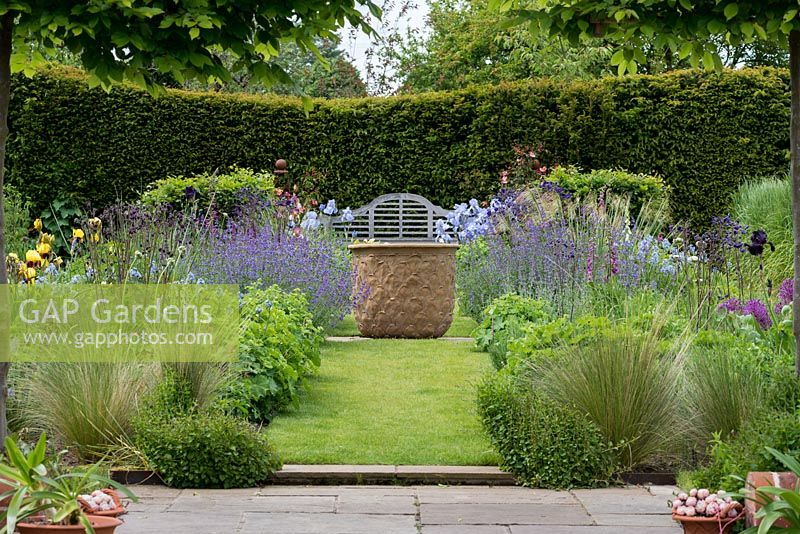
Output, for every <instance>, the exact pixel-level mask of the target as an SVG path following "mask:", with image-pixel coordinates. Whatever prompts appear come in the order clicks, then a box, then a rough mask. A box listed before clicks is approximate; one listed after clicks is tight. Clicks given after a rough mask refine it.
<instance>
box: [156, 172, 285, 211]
mask: <svg viewBox="0 0 800 534" xmlns="http://www.w3.org/2000/svg"><path fill="white" fill-rule="evenodd" d="M274 195H275V178H274V176H273V175H272V174H270V173H258V172H253V171H252V170H250V169H240V168H238V167H234V168H232V169H230V170H229V171H228V172H225V173H222V174H217V175H214V174H213V173H211V174H209V173H204V174H199V175H196V176H172V177H169V178H163V179H161V180H156V181H155V182H153V183H152V184H150V186H149V188H148V190H147V191H145V193H144V194H143V195H142V201H143V202H144V203H145V204H149V205H159V204H169V205H171V206H173V207H175V208H178V209H182V208H184V207H185V205H186V204H187V203H189V202H196V203H197V207H198V209H200V210H205V209H206V208H208V206H209V204H210V203H211V202H212V199H213V202H214V207H215V208H216V209H217V210H219V211H221V212H223V213H228V214H231V213H232V212H233V211H234V210H235V209H236V208H237V207H238V206H240V205H241V204H243V203H244V202H246V201H248V200H249V198H248V197H249V196H256V197H258V198H260V199H264V200H266V199H270V198H272V197H274Z"/></svg>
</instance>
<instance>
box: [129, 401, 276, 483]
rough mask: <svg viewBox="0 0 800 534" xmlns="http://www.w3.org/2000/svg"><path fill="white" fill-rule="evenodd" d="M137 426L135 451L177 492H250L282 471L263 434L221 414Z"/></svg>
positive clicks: (161, 419)
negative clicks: (245, 489)
mask: <svg viewBox="0 0 800 534" xmlns="http://www.w3.org/2000/svg"><path fill="white" fill-rule="evenodd" d="M136 426H137V428H136V441H135V442H136V446H137V448H138V449H139V450H140V451H141V452H142V454H143V455H144V456H145V458H147V460H148V462H149V463H150V465H151V466H152V467H153V468H154V469H155V470H156V471H157V472H158V473H159V474H160V475H161V478H162V479H163V480H164V482H165V483H166V484H167V485H168V486H172V487H175V488H248V487H253V486H256V485H258V484H259V483H263V482H265V481H266V480H267V479H269V477H270V476H271V475H272V473H274V472H275V470H277V469H279V468H280V467H281V464H280V461H279V460H278V457H277V455H276V454H275V452H274V451H273V450H272V448H271V447H270V445H269V443H268V442H267V437H266V435H265V434H264V433H262V432H261V431H260V430H259V429H258V428H256V427H254V426H253V425H251V424H250V423H248V422H246V421H244V420H242V419H238V418H236V417H232V416H230V415H227V414H224V413H222V412H217V411H209V412H190V413H186V414H182V415H176V416H173V417H163V416H162V417H157V416H151V417H145V418H144V419H140V420H139V421H137V424H136Z"/></svg>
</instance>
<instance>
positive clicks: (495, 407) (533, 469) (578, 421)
mask: <svg viewBox="0 0 800 534" xmlns="http://www.w3.org/2000/svg"><path fill="white" fill-rule="evenodd" d="M478 407H479V413H480V417H481V421H482V422H483V426H484V428H485V429H486V431H487V433H488V434H489V438H490V440H491V442H492V444H493V445H494V447H495V449H496V450H497V452H498V453H499V455H500V457H501V467H502V468H503V469H506V470H507V471H509V472H511V473H512V474H513V475H514V476H515V477H516V479H517V480H518V481H519V482H521V483H523V484H525V485H527V486H531V487H538V488H556V489H564V488H572V487H597V486H604V485H607V484H608V483H609V481H610V480H611V477H612V474H613V472H614V465H613V459H612V455H611V454H610V451H611V447H610V446H609V445H607V444H606V443H605V442H604V441H603V437H602V435H601V433H600V430H599V429H598V428H597V427H596V426H595V425H594V424H592V423H591V422H590V421H589V420H588V419H586V417H584V416H582V415H580V414H578V413H575V412H573V411H571V410H570V409H569V408H567V407H566V406H562V405H559V404H556V403H554V402H552V401H549V400H547V399H545V398H544V397H542V396H540V395H538V394H536V393H534V392H533V391H532V390H529V389H526V388H524V387H523V386H522V385H521V382H520V381H518V380H517V379H516V378H515V377H514V376H513V375H511V373H508V372H505V371H500V372H499V373H497V374H495V375H492V376H491V377H489V378H487V379H486V380H485V381H484V382H483V383H482V384H481V386H480V388H479V394H478Z"/></svg>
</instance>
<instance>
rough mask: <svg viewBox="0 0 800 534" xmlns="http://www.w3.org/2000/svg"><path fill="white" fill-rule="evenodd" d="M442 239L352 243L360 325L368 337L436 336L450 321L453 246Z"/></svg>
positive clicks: (454, 269)
mask: <svg viewBox="0 0 800 534" xmlns="http://www.w3.org/2000/svg"><path fill="white" fill-rule="evenodd" d="M457 248H458V245H447V244H443V243H413V242H398V243H365V244H358V245H350V251H351V252H352V253H353V264H354V267H355V270H356V285H355V291H356V293H357V294H358V295H362V296H361V298H359V299H358V302H357V303H356V309H355V317H356V322H357V323H358V330H359V331H360V332H361V334H362V335H364V336H366V337H377V338H387V337H390V338H392V337H401V338H436V337H441V336H443V335H444V333H445V332H447V329H448V328H450V324H451V323H452V322H453V308H454V306H455V278H456V249H457Z"/></svg>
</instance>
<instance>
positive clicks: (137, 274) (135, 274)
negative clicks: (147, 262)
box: [128, 267, 142, 280]
mask: <svg viewBox="0 0 800 534" xmlns="http://www.w3.org/2000/svg"><path fill="white" fill-rule="evenodd" d="M128 274H129V276H130V277H131V278H133V279H134V280H140V279H141V278H142V273H140V272H139V269H137V268H136V267H133V268H131V270H130V271H129V272H128Z"/></svg>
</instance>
